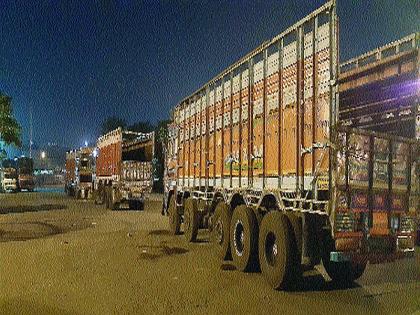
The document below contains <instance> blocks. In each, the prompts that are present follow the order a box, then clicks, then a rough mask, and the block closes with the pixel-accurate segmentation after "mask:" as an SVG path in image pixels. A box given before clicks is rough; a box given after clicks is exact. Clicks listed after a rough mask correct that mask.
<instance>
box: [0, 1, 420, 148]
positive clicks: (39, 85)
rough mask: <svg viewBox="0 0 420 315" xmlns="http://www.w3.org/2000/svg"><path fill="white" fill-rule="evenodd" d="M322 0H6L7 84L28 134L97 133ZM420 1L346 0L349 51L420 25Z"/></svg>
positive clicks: (184, 90) (167, 102)
mask: <svg viewBox="0 0 420 315" xmlns="http://www.w3.org/2000/svg"><path fill="white" fill-rule="evenodd" d="M323 3H324V1H321V0H314V1H307V0H300V1H292V0H289V1H227V0H226V1H185V0H184V1H169V0H165V1H160V2H159V1H145V2H140V1H130V0H119V1H117V0H115V1H112V0H108V1H105V0H103V1H93V0H92V1H88V0H79V1H64V0H63V1H58V0H49V1H47V0H45V1H23V0H22V1H8V0H0V90H1V91H3V92H5V93H7V94H9V95H10V96H12V97H13V100H14V108H15V113H16V116H17V118H18V120H19V121H20V122H21V124H22V125H23V131H24V141H25V142H26V143H27V142H28V134H29V108H30V106H33V113H34V114H33V116H34V140H35V142H36V143H38V144H40V145H42V144H44V143H46V142H57V143H59V144H63V145H66V146H79V145H82V144H83V142H84V140H85V139H87V140H89V141H94V140H95V137H96V135H97V134H98V132H99V126H100V124H101V122H102V121H103V119H104V118H106V117H107V116H109V115H118V116H121V117H123V118H125V119H126V120H127V121H128V123H134V122H136V121H140V120H150V121H151V122H152V123H155V122H156V121H157V120H160V119H166V118H168V116H169V111H170V109H171V108H172V107H173V106H174V105H175V104H176V103H177V102H178V101H179V100H180V99H182V98H184V97H185V96H187V95H188V94H190V93H191V92H193V91H194V90H196V89H197V88H198V87H199V86H200V85H202V84H204V83H205V82H207V81H208V80H209V79H211V77H213V76H214V75H216V74H217V73H218V72H220V71H221V70H222V69H223V68H225V67H227V66H228V65H230V64H231V63H233V62H234V61H236V60H237V59H239V58H240V57H242V55H244V54H246V53H247V52H249V51H250V50H252V49H253V48H255V47H256V46H257V45H259V44H260V43H261V42H263V41H264V40H266V39H269V38H271V37H273V36H275V35H276V34H278V33H280V32H281V31H283V30H284V29H285V28H287V27H288V26H289V25H291V24H293V23H295V22H296V21H297V20H299V19H301V18H303V17H304V16H305V15H307V14H308V13H310V12H311V11H313V10H314V9H316V8H317V7H319V6H320V5H322V4H323ZM419 12H420V1H418V0H399V1H395V0H370V1H369V0H365V1H347V0H341V1H340V0H339V1H338V14H339V18H340V54H341V61H344V60H346V59H348V58H350V57H353V56H355V55H358V54H361V53H363V52H365V51H368V50H371V49H373V48H375V47H377V46H380V45H382V44H386V43H388V42H390V41H392V40H395V39H398V38H400V37H403V36H405V35H408V34H410V33H412V32H415V31H419V26H420V25H419V21H420V16H419Z"/></svg>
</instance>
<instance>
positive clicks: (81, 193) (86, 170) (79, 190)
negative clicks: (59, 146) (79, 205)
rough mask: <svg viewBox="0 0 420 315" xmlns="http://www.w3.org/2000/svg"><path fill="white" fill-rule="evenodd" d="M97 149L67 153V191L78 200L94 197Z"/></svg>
mask: <svg viewBox="0 0 420 315" xmlns="http://www.w3.org/2000/svg"><path fill="white" fill-rule="evenodd" d="M95 152H96V151H95V148H92V147H82V148H80V149H77V150H72V151H68V152H66V178H65V187H64V189H65V191H66V193H67V194H68V195H70V196H75V197H76V198H78V199H88V198H90V197H91V196H92V192H93V182H94V176H95V159H96V157H95V155H96V153H95Z"/></svg>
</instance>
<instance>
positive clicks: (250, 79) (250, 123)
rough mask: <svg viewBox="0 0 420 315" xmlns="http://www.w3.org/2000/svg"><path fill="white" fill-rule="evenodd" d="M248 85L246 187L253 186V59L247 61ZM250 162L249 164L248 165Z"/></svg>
mask: <svg viewBox="0 0 420 315" xmlns="http://www.w3.org/2000/svg"><path fill="white" fill-rule="evenodd" d="M248 84H249V116H248V126H249V127H248V128H249V130H248V135H249V141H248V143H249V148H250V150H249V153H248V155H249V157H250V159H249V160H248V165H249V164H251V165H249V167H248V169H249V172H248V186H250V187H253V186H254V177H253V176H254V62H253V58H251V59H250V60H249V72H248ZM250 162H251V163H250Z"/></svg>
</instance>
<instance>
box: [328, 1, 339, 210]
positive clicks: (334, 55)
mask: <svg viewBox="0 0 420 315" xmlns="http://www.w3.org/2000/svg"><path fill="white" fill-rule="evenodd" d="M328 13H329V39H330V42H329V55H330V56H329V58H330V84H329V97H330V112H329V115H330V117H329V126H328V128H329V130H328V133H329V135H328V137H329V141H330V142H332V141H333V140H334V138H335V135H334V134H333V132H332V131H333V130H332V127H335V126H336V125H337V113H338V106H339V104H338V100H339V99H338V85H337V84H338V83H337V79H338V77H337V76H338V39H337V16H336V1H335V0H333V1H332V4H331V7H330V8H329V11H328ZM334 133H335V132H334ZM328 150H329V159H328V164H329V168H328V169H329V172H328V179H329V181H328V188H329V191H330V200H331V201H330V203H329V212H330V213H331V212H332V211H334V210H335V206H336V202H337V200H336V198H335V192H336V187H335V186H336V185H335V182H336V170H335V167H336V164H337V162H336V158H337V157H336V154H334V153H335V152H334V151H335V150H333V149H332V148H329V149H328Z"/></svg>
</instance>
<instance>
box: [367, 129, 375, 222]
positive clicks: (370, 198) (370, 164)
mask: <svg viewBox="0 0 420 315" xmlns="http://www.w3.org/2000/svg"><path fill="white" fill-rule="evenodd" d="M374 139H375V138H374V137H373V136H370V137H369V154H368V156H369V161H368V174H369V176H368V178H369V186H368V209H369V227H370V228H372V226H373V198H374V196H373V191H372V188H373V154H374V150H375V144H374Z"/></svg>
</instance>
